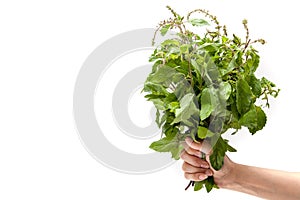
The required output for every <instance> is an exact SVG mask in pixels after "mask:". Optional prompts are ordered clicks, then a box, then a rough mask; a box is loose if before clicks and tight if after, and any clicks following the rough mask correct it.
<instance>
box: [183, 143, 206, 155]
mask: <svg viewBox="0 0 300 200" xmlns="http://www.w3.org/2000/svg"><path fill="white" fill-rule="evenodd" d="M183 147H184V150H185V151H186V152H187V153H188V154H190V155H193V156H196V157H199V158H201V156H202V155H201V152H200V151H199V150H198V149H193V148H191V147H190V146H189V145H187V144H186V143H183Z"/></svg>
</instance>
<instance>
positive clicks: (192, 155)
mask: <svg viewBox="0 0 300 200" xmlns="http://www.w3.org/2000/svg"><path fill="white" fill-rule="evenodd" d="M200 149H201V150H202V152H203V151H204V152H206V155H207V156H206V160H208V161H209V155H210V153H211V152H210V151H209V150H203V149H205V148H203V144H202V143H196V142H193V140H192V139H190V138H187V139H186V141H185V150H184V151H183V152H182V153H181V159H182V160H183V161H184V163H183V165H182V170H183V171H184V176H185V178H186V179H188V180H193V181H202V180H205V179H206V178H207V177H208V176H213V177H214V181H215V183H216V184H217V185H218V187H219V188H223V189H229V190H234V191H238V192H243V193H247V194H250V195H253V196H257V197H260V198H264V199H270V200H282V199H284V200H299V199H300V173H295V172H285V171H279V170H272V169H265V168H259V167H253V166H246V165H241V164H237V163H235V162H233V161H231V160H230V159H229V158H228V157H227V156H225V158H224V165H223V167H222V168H221V169H220V170H219V171H215V170H214V169H213V168H212V167H211V165H210V163H209V162H207V161H205V160H202V159H201V158H200V157H201V152H200ZM206 149H207V148H206Z"/></svg>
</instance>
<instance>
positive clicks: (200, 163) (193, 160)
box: [180, 151, 209, 169]
mask: <svg viewBox="0 0 300 200" xmlns="http://www.w3.org/2000/svg"><path fill="white" fill-rule="evenodd" d="M180 158H181V159H182V160H184V161H185V162H187V163H188V164H190V165H193V166H195V167H202V168H206V169H208V168H209V164H208V162H206V161H205V160H202V159H201V158H199V156H194V155H191V154H189V153H188V152H187V151H183V152H182V153H181V155H180Z"/></svg>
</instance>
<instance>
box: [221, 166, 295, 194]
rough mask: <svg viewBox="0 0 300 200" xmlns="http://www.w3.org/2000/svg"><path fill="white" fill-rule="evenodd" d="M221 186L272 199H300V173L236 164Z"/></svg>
mask: <svg viewBox="0 0 300 200" xmlns="http://www.w3.org/2000/svg"><path fill="white" fill-rule="evenodd" d="M219 187H221V188H225V189H230V190H235V191H239V192H243V193H247V194H250V195H254V196H257V197H260V198H264V199H270V200H275V199H276V200H277V199H278V200H282V199H284V200H296V199H297V200H299V199H300V174H299V173H290V172H283V171H277V170H270V169H263V168H258V167H251V166H246V165H240V164H234V165H233V169H232V171H231V173H230V174H229V175H228V177H224V179H223V180H219Z"/></svg>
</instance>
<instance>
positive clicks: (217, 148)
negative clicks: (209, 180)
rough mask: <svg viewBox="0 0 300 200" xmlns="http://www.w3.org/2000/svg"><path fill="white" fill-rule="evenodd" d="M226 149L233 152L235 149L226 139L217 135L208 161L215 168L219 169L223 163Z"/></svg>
mask: <svg viewBox="0 0 300 200" xmlns="http://www.w3.org/2000/svg"><path fill="white" fill-rule="evenodd" d="M227 150H230V151H231V152H235V151H236V150H235V149H234V148H233V147H231V146H230V145H229V144H228V140H224V139H223V138H222V137H221V136H220V137H219V139H218V141H217V142H216V144H215V145H214V146H213V153H212V154H211V156H210V157H209V159H210V163H211V165H212V167H213V168H214V169H215V170H217V171H218V170H220V169H221V168H222V166H223V163H224V156H225V153H226V151H227Z"/></svg>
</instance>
